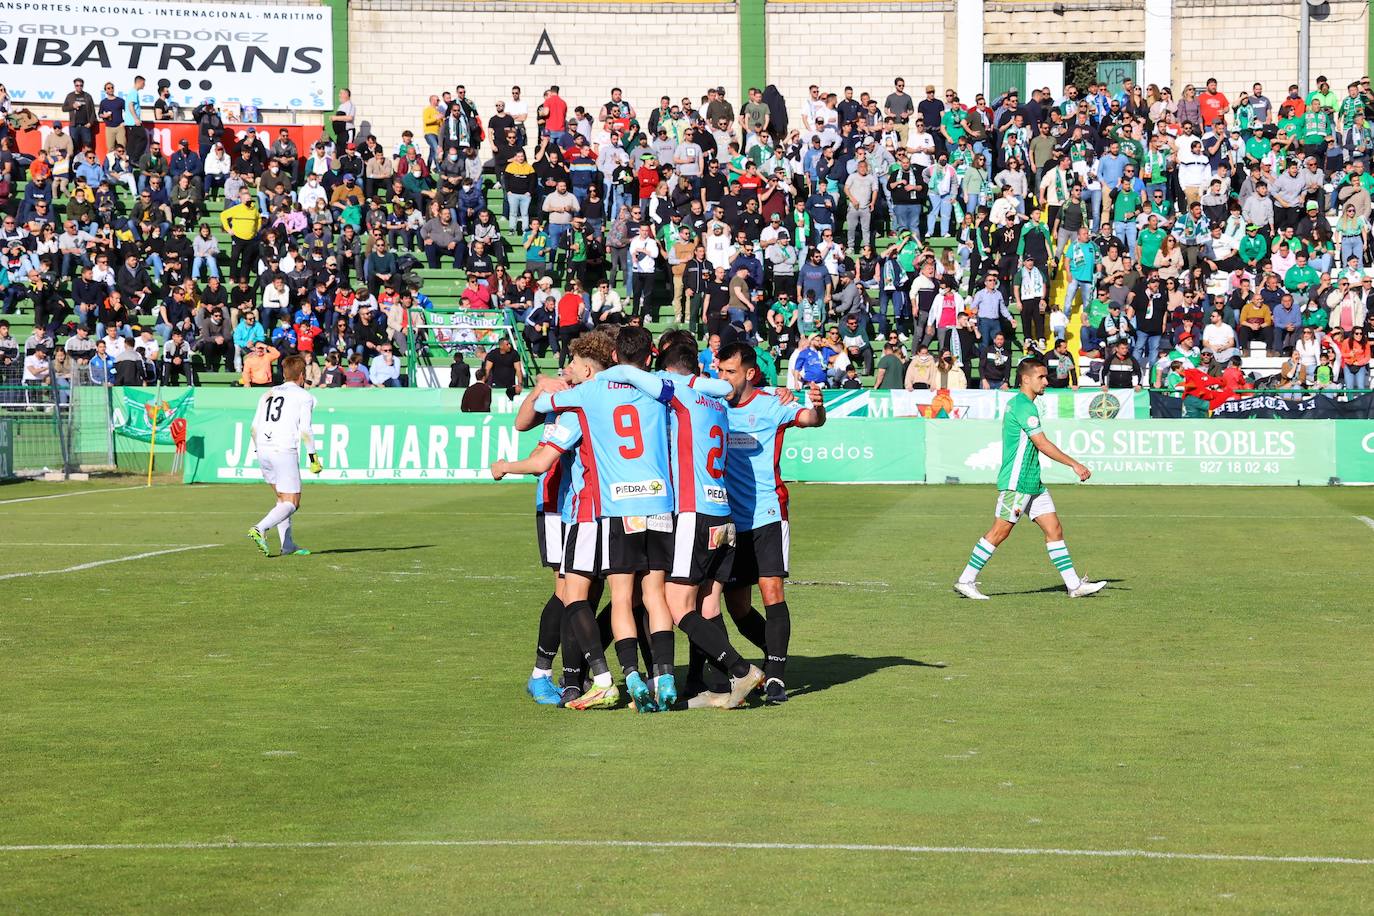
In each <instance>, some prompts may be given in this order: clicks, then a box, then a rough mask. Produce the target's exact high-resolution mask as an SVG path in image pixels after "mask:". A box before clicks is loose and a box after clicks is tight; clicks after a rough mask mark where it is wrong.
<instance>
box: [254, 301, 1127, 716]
mask: <svg viewBox="0 0 1374 916" xmlns="http://www.w3.org/2000/svg"><path fill="white" fill-rule="evenodd" d="M571 354H572V361H571V363H569V364H568V366H567V367H566V368H565V370H564V374H563V377H562V378H559V379H550V378H541V379H539V380H538V382H537V383H536V385H535V388H534V391H533V392H532V394H531V396H530V397H527V398H526V399H525V400H524V401H523V402H522V403H521V405H520V409H519V412H518V413H517V415H516V426H517V427H518V428H520V429H522V430H528V429H534V428H535V427H536V426H538V425H539V424H540V423H543V426H544V429H543V435H542V437H541V439H540V442H539V445H538V447H537V448H536V449H535V450H534V452H533V453H532V454H531V455H530V456H529V457H528V458H526V459H524V460H523V461H497V462H496V463H495V464H493V465H492V469H491V471H492V476H493V477H495V478H496V479H497V480H500V479H501V478H502V477H504V476H505V475H507V474H538V475H539V485H538V488H537V490H536V496H535V522H536V527H535V530H536V534H537V536H538V542H539V552H540V558H541V560H542V562H543V564H544V565H545V566H547V567H549V568H550V569H552V570H553V571H554V590H553V594H552V595H551V596H550V598H549V600H548V601H547V602H546V603H545V605H544V609H543V612H542V613H541V614H540V617H539V634H538V638H537V642H536V645H535V664H534V670H533V671H532V672H531V674H530V679H529V683H528V685H527V690H528V691H529V694H530V696H532V697H533V698H534V699H535V700H536V701H537V702H539V703H544V704H548V705H558V706H564V707H567V708H569V709H597V708H607V707H612V706H615V705H617V704H618V703H619V702H620V691H619V689H618V688H617V687H616V686H615V682H614V679H613V678H612V676H611V670H610V666H609V664H608V663H607V661H606V651H605V650H606V647H607V646H608V645H610V644H611V643H614V647H615V657H616V660H617V662H618V663H619V664H620V669H621V674H622V676H623V679H624V683H625V688H626V691H627V692H628V694H629V696H630V701H631V703H632V704H633V706H634V707H635V709H637V710H639V711H640V712H657V711H664V710H669V709H672V708H674V706H675V705H677V704H678V703H679V701H680V700H683V699H686V700H687V706H688V708H696V707H721V708H727V709H730V708H735V707H738V706H741V705H743V703H744V701H745V699H746V698H747V697H748V695H749V694H750V693H751V692H752V691H753V690H754V689H755V688H757V687H759V686H760V684H762V686H763V694H764V702H766V703H768V704H777V703H783V702H785V701H786V700H787V687H786V683H785V680H784V677H785V675H786V669H787V649H788V644H789V642H790V640H791V637H792V619H791V614H790V613H789V611H788V607H787V598H786V596H785V594H784V592H783V582H784V580H785V579H786V578H787V572H788V555H789V552H790V550H789V548H790V541H791V532H790V530H789V525H788V519H787V500H788V494H787V487H786V486H785V485H784V484H783V481H782V474H781V472H780V469H779V467H778V460H779V457H780V456H781V454H782V443H783V434H784V432H785V431H786V430H787V429H788V428H789V427H792V426H797V427H814V426H821V425H823V424H824V423H825V404H824V401H823V400H822V398H821V392H820V390H819V389H818V388H816V387H814V386H813V387H812V388H811V389H809V390H808V391H807V403H806V404H801V403H799V402H798V401H797V400H796V397H795V395H793V394H792V393H791V392H790V391H787V390H785V389H783V390H777V391H773V392H768V391H764V390H762V389H760V388H757V387H755V380H756V379H757V378H759V371H758V364H757V362H756V356H755V352H754V350H753V349H752V348H750V347H748V346H746V345H744V344H738V343H736V344H730V345H728V346H725V347H722V348H721V349H720V352H719V353H718V354H717V355H716V363H715V364H716V372H717V374H718V375H719V378H706V377H703V376H701V375H698V374H697V372H698V368H699V365H698V361H697V349H696V342H695V339H694V338H693V337H692V335H691V334H690V333H689V332H687V331H669V332H667V333H666V334H664V335H663V336H662V337H661V338H660V339H659V341H658V347H657V351H655V348H654V345H653V338H652V337H651V336H650V334H649V332H648V331H647V330H646V329H644V328H640V327H633V326H626V327H623V328H621V327H616V326H612V327H611V328H609V329H606V330H595V331H591V332H588V333H585V334H583V335H581V336H580V337H578V338H577V339H576V340H574V341H573V342H572V346H571ZM655 359H656V363H655V369H656V371H652V372H651V371H648V369H649V366H650V362H651V361H652V360H655ZM304 371H305V363H304V360H302V359H301V358H300V357H289V358H288V359H286V360H285V361H284V363H283V367H282V372H283V376H284V379H285V381H284V382H283V384H281V385H278V386H276V387H274V388H271V389H269V390H268V391H267V392H266V393H264V394H263V396H262V397H261V399H260V400H259V401H258V405H257V409H256V411H255V413H254V417H253V426H252V439H253V443H254V446H255V448H256V451H257V456H258V461H259V463H260V465H261V467H262V475H263V480H264V481H265V482H266V483H267V484H268V485H269V486H270V487H272V490H273V493H274V495H275V497H276V503H275V504H274V505H273V507H272V508H271V509H270V510H269V511H268V513H267V514H266V515H265V516H263V518H262V519H261V520H260V521H259V522H258V523H257V524H256V525H254V526H253V527H252V528H250V529H249V530H248V536H249V538H251V539H252V541H253V542H254V544H255V545H256V546H257V548H258V550H260V551H261V552H262V554H263V555H264V556H270V555H271V552H270V550H269V548H268V545H267V541H266V533H267V532H269V531H270V530H271V529H273V528H276V529H277V532H278V534H279V536H280V538H281V553H282V555H283V556H308V555H309V554H310V551H309V550H306V549H305V548H303V547H301V546H300V545H298V544H297V543H296V542H295V540H294V539H293V537H292V530H291V529H292V524H291V520H292V517H293V516H294V515H295V513H296V511H297V510H298V509H299V507H300V502H301V477H300V464H301V459H300V448H301V446H302V445H304V446H305V448H306V452H307V456H308V458H309V464H308V466H309V468H310V470H311V472H312V473H314V474H319V473H320V472H321V470H322V465H321V462H320V459H319V456H318V455H317V454H316V452H315V442H314V437H313V434H312V430H311V425H312V417H313V412H314V408H315V399H314V397H313V396H311V395H310V394H309V393H308V392H306V391H305V390H304V389H303V388H302V387H301V384H300V383H301V380H302V378H303V376H304ZM1016 381H1017V388H1018V391H1017V394H1016V395H1015V396H1014V397H1013V398H1012V399H1011V402H1010V404H1009V405H1008V407H1007V411H1006V414H1005V416H1004V418H1003V421H1002V469H1001V473H1000V474H999V475H998V490H999V493H998V497H997V508H996V512H995V516H996V517H995V519H994V521H993V525H992V527H991V528H990V529H989V530H988V532H987V534H986V535H984V536H983V537H982V538H980V539H979V541H978V543H977V544H976V545H975V546H974V548H973V551H972V553H971V554H970V556H969V560H968V564H967V565H966V566H965V567H964V570H963V572H962V574H961V575H960V576H959V579H958V581H957V582H956V583H955V585H954V590H955V591H956V592H957V593H958V594H960V595H962V596H964V597H966V598H972V599H976V600H985V599H986V597H987V596H986V595H984V594H983V593H982V591H981V590H980V589H979V587H978V575H979V573H981V572H982V570H983V568H984V567H985V566H986V565H987V563H988V562H989V560H991V559H992V555H993V552H994V551H996V549H997V548H998V546H1000V545H1001V544H1002V542H1003V541H1005V540H1006V539H1007V537H1008V536H1009V535H1010V534H1011V532H1012V530H1013V528H1014V526H1015V525H1016V523H1017V522H1018V521H1019V520H1020V519H1021V518H1022V517H1025V518H1029V519H1031V520H1032V521H1033V522H1035V524H1036V525H1038V526H1039V527H1040V528H1041V529H1042V530H1043V531H1044V534H1045V549H1046V551H1047V553H1048V555H1049V559H1050V562H1051V563H1052V564H1053V565H1054V567H1055V569H1056V570H1057V571H1058V572H1059V574H1060V576H1061V577H1062V578H1063V580H1064V586H1065V588H1066V590H1067V592H1068V594H1069V596H1070V597H1072V598H1084V597H1088V596H1090V595H1094V594H1097V593H1098V592H1100V591H1101V590H1102V589H1103V588H1104V587H1105V586H1106V583H1105V582H1102V581H1092V580H1088V579H1084V578H1082V577H1081V576H1079V574H1078V571H1077V570H1076V569H1075V567H1074V564H1073V560H1072V559H1071V558H1070V556H1069V549H1068V546H1067V544H1066V543H1065V541H1064V532H1063V528H1062V526H1061V524H1060V522H1059V514H1058V511H1057V510H1056V508H1055V505H1054V500H1053V499H1052V498H1051V497H1050V494H1049V491H1048V489H1047V488H1046V487H1045V485H1044V482H1043V481H1042V479H1041V473H1040V457H1041V455H1044V457H1046V458H1048V459H1050V460H1051V461H1056V462H1059V463H1060V464H1063V465H1065V466H1067V467H1068V468H1070V469H1071V470H1072V471H1073V473H1074V475H1075V476H1077V477H1078V479H1079V480H1087V479H1088V478H1089V477H1090V476H1091V475H1092V472H1091V471H1090V470H1089V469H1088V468H1087V467H1086V466H1084V465H1083V464H1081V463H1079V462H1078V461H1076V460H1075V459H1074V458H1072V457H1070V456H1069V455H1067V454H1065V453H1064V452H1063V451H1061V450H1060V449H1059V448H1058V447H1056V446H1055V444H1054V443H1053V442H1051V441H1050V440H1049V438H1048V437H1047V436H1046V435H1045V430H1044V428H1043V426H1042V424H1041V421H1040V412H1039V410H1038V408H1037V407H1036V406H1035V400H1036V399H1037V398H1038V397H1039V396H1040V395H1041V394H1043V393H1044V392H1045V389H1046V387H1047V385H1048V375H1047V371H1046V368H1045V364H1044V362H1042V361H1040V360H1038V359H1034V358H1028V359H1025V360H1022V362H1021V363H1020V365H1018V367H1017V371H1016ZM755 587H757V588H758V594H759V598H760V601H761V603H762V604H763V613H762V614H760V613H759V612H758V611H757V610H755V609H754V607H753V604H752V601H753V594H754V588H755ZM607 589H609V591H610V598H611V603H610V610H609V613H608V614H603V615H602V617H601V618H598V617H597V615H595V614H594V613H593V612H592V608H593V607H594V606H596V605H598V604H600V602H601V597H602V594H603V592H604V591H605V590H607ZM722 603H723V604H724V610H725V611H728V612H729V614H730V616H731V617H732V618H733V619H734V621H735V625H736V627H737V628H738V630H739V632H740V634H741V635H743V636H744V637H745V638H746V639H748V640H749V641H750V642H751V643H753V644H754V645H755V646H757V647H758V648H759V649H761V650H762V651H763V653H764V667H763V670H759V668H758V667H757V666H755V665H752V664H750V663H748V662H746V661H745V660H744V659H743V658H742V657H741V656H740V654H739V652H738V651H737V650H736V649H735V647H734V646H732V645H731V644H730V638H729V635H728V634H727V631H726V629H725V620H724V617H723V615H722V607H721V605H722ZM675 626H676V627H678V628H679V629H681V630H682V631H683V633H685V634H686V635H687V639H688V641H689V642H690V643H691V646H692V657H691V662H690V664H689V666H688V675H687V683H686V685H685V688H686V689H685V690H684V691H682V693H681V694H679V691H678V685H677V681H676V674H675V672H676V669H675V662H674V658H673V655H674V646H673V627H675ZM560 649H561V654H562V658H563V677H562V686H561V688H560V687H559V686H558V685H556V684H555V683H554V680H553V664H554V659H555V658H556V657H558V655H559V654H560ZM641 656H642V657H643V658H644V661H645V666H644V667H645V670H646V671H648V673H649V676H648V678H647V679H646V677H645V675H644V673H643V672H642V671H641V670H640V658H641Z"/></svg>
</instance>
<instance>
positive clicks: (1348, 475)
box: [1331, 420, 1374, 483]
mask: <svg viewBox="0 0 1374 916" xmlns="http://www.w3.org/2000/svg"><path fill="white" fill-rule="evenodd" d="M1331 422H1332V423H1334V424H1335V427H1336V476H1337V477H1339V478H1340V479H1341V482H1342V483H1374V421H1369V420H1333V421H1331Z"/></svg>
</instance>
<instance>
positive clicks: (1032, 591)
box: [983, 579, 1130, 598]
mask: <svg viewBox="0 0 1374 916" xmlns="http://www.w3.org/2000/svg"><path fill="white" fill-rule="evenodd" d="M1100 581H1102V582H1106V583H1107V587H1106V588H1104V589H1103V590H1102V591H1100V592H1098V594H1099V595H1105V594H1106V593H1108V592H1112V591H1118V592H1129V591H1130V589H1129V588H1113V587H1112V586H1113V583H1116V582H1125V581H1126V580H1125V579H1102V580H1100ZM1063 591H1064V586H1063V585H1047V586H1045V587H1044V588H1028V589H1025V590H1024V591H1019V592H988V591H985V592H983V594H985V595H987V596H988V597H989V598H1005V597H1010V596H1011V595H1048V594H1051V593H1053V592H1061V593H1062V592H1063Z"/></svg>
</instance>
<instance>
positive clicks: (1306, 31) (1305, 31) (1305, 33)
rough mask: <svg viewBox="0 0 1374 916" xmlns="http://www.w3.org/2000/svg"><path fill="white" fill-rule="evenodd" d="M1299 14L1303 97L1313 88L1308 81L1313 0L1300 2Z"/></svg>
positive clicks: (1310, 58)
mask: <svg viewBox="0 0 1374 916" xmlns="http://www.w3.org/2000/svg"><path fill="white" fill-rule="evenodd" d="M1298 6H1300V7H1302V9H1301V11H1300V12H1299V14H1298V86H1299V87H1300V88H1299V92H1301V93H1302V94H1303V96H1306V95H1307V90H1309V89H1311V88H1312V85H1311V83H1310V82H1309V81H1308V79H1309V77H1310V76H1311V70H1310V67H1311V66H1312V6H1313V2H1312V0H1300V2H1299V3H1298Z"/></svg>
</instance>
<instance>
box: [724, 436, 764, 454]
mask: <svg viewBox="0 0 1374 916" xmlns="http://www.w3.org/2000/svg"><path fill="white" fill-rule="evenodd" d="M729 444H730V449H731V451H734V450H735V449H738V450H740V451H743V452H756V451H758V450H759V449H760V448H762V446H761V445H760V444H759V440H757V439H755V438H754V437H753V436H751V435H749V434H748V433H731V434H730V436H729Z"/></svg>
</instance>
